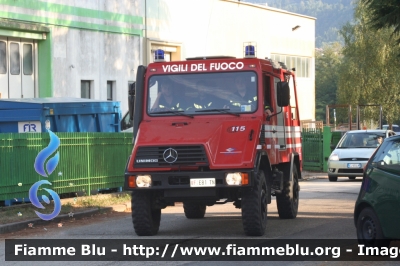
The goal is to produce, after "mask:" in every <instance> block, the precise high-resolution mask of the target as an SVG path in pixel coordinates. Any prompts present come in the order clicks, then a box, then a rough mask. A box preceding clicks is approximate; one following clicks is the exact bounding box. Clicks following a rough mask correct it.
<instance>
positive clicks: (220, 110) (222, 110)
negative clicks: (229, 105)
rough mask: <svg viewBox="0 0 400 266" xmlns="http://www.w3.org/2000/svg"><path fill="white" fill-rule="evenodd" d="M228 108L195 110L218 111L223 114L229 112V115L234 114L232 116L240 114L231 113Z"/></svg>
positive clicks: (202, 111)
mask: <svg viewBox="0 0 400 266" xmlns="http://www.w3.org/2000/svg"><path fill="white" fill-rule="evenodd" d="M229 110H230V109H205V110H198V111H195V112H199V113H207V112H220V113H224V114H230V115H234V116H240V114H237V113H232V112H231V111H229Z"/></svg>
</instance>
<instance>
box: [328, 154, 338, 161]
mask: <svg viewBox="0 0 400 266" xmlns="http://www.w3.org/2000/svg"><path fill="white" fill-rule="evenodd" d="M329 161H339V155H337V154H336V153H332V154H331V156H329Z"/></svg>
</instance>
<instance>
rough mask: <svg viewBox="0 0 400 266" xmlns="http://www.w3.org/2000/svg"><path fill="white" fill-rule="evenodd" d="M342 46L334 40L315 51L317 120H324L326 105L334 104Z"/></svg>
mask: <svg viewBox="0 0 400 266" xmlns="http://www.w3.org/2000/svg"><path fill="white" fill-rule="evenodd" d="M341 50H342V46H341V45H340V44H339V43H338V42H336V43H333V44H324V46H323V48H322V49H318V50H317V51H316V53H315V69H316V71H315V91H316V97H315V98H316V114H315V117H316V119H317V120H322V121H324V120H325V115H326V114H325V111H326V105H329V104H336V92H337V88H338V80H339V66H340V62H341V60H342V55H341Z"/></svg>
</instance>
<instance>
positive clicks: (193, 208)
mask: <svg viewBox="0 0 400 266" xmlns="http://www.w3.org/2000/svg"><path fill="white" fill-rule="evenodd" d="M206 208H207V206H206V205H205V204H199V203H193V202H184V203H183V210H184V211H185V216H186V218H188V219H200V218H204V215H205V214H206Z"/></svg>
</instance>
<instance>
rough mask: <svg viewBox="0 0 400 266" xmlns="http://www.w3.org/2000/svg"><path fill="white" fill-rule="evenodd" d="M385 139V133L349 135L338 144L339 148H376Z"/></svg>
mask: <svg viewBox="0 0 400 266" xmlns="http://www.w3.org/2000/svg"><path fill="white" fill-rule="evenodd" d="M384 138H385V134H384V133H368V132H363V133H347V134H346V135H344V136H343V139H342V140H341V141H340V142H339V143H338V148H373V147H374V148H376V147H378V146H379V145H380V144H381V143H382V141H383V139H384Z"/></svg>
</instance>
